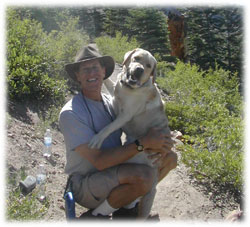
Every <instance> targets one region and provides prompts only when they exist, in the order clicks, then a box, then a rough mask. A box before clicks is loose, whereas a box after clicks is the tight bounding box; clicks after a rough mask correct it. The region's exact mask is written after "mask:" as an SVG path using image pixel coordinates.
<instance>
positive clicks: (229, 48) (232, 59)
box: [182, 7, 243, 74]
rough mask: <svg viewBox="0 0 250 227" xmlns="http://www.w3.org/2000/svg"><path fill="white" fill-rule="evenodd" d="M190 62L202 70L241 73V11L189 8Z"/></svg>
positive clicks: (188, 36) (187, 16) (188, 37)
mask: <svg viewBox="0 0 250 227" xmlns="http://www.w3.org/2000/svg"><path fill="white" fill-rule="evenodd" d="M182 11H183V12H186V18H187V24H188V29H187V43H188V45H187V46H188V59H189V61H190V62H193V63H196V64H198V65H199V66H200V67H201V68H202V69H205V70H206V69H208V68H209V67H212V68H215V67H216V64H218V65H219V66H221V67H222V68H223V69H226V70H229V71H231V72H239V74H241V60H242V41H243V32H242V12H241V9H240V8H213V7H207V8H189V9H184V10H182Z"/></svg>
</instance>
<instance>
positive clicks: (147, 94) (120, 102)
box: [89, 49, 170, 218]
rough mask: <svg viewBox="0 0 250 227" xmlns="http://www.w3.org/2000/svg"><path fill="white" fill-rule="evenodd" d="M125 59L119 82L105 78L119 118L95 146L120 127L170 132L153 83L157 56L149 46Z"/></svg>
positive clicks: (148, 203)
mask: <svg viewBox="0 0 250 227" xmlns="http://www.w3.org/2000/svg"><path fill="white" fill-rule="evenodd" d="M124 59H125V60H124V63H123V65H124V66H123V71H122V72H121V73H120V74H119V75H118V80H117V82H116V84H113V83H112V81H110V80H109V79H107V80H105V85H106V87H107V89H108V90H109V91H110V93H111V94H112V93H114V95H113V106H114V111H115V114H116V116H117V118H116V119H115V120H114V121H113V122H112V123H111V124H109V125H108V126H106V127H105V128H104V129H102V130H101V131H100V132H99V133H98V134H97V135H95V136H94V137H93V139H92V140H91V141H90V143H89V147H91V148H100V147H101V144H102V142H103V141H104V139H105V138H107V136H108V135H110V134H111V133H112V132H114V131H115V130H117V129H119V128H122V130H123V131H124V132H125V133H126V134H127V135H129V136H130V137H132V138H134V140H135V139H138V138H140V137H142V136H145V135H146V133H147V132H148V131H149V129H151V128H152V127H158V128H162V130H163V131H164V132H166V133H170V129H169V128H168V120H167V117H166V115H165V112H164V105H163V101H162V99H161V96H160V93H159V91H158V89H157V88H156V86H155V85H154V83H153V80H154V78H155V76H156V69H155V68H156V60H155V58H154V57H153V56H152V55H151V54H150V53H149V52H148V51H146V50H143V49H135V50H133V51H131V52H128V53H127V54H126V55H125V57H124ZM151 76H152V77H151ZM127 162H130V163H139V164H148V165H151V166H152V160H149V159H148V158H147V154H146V153H145V152H141V153H138V155H136V156H135V157H133V158H132V159H130V160H128V161H127ZM157 171H158V168H157V167H155V183H154V186H153V188H152V190H151V192H150V193H148V194H147V195H145V196H144V197H143V198H142V199H141V201H140V206H139V216H140V217H141V218H147V217H148V215H149V213H150V210H151V207H152V204H153V200H154V196H155V192H156V184H157V183H158V180H157Z"/></svg>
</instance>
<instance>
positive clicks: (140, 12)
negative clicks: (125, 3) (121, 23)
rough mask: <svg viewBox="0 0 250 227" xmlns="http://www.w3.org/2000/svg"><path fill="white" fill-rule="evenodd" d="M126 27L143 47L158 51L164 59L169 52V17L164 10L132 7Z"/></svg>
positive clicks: (154, 52) (152, 51)
mask: <svg viewBox="0 0 250 227" xmlns="http://www.w3.org/2000/svg"><path fill="white" fill-rule="evenodd" d="M126 28H127V30H128V35H129V37H135V38H136V40H138V42H140V43H141V47H142V48H144V49H146V50H149V51H150V52H151V53H152V54H156V53H158V54H159V55H160V56H161V58H162V59H163V60H164V57H165V56H166V55H168V54H169V52H170V51H169V43H168V28H167V17H166V16H165V15H164V13H163V12H161V11H159V10H158V9H156V8H135V9H130V10H129V16H128V17H127V18H126Z"/></svg>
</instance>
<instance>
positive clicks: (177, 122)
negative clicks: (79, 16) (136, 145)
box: [157, 62, 243, 190]
mask: <svg viewBox="0 0 250 227" xmlns="http://www.w3.org/2000/svg"><path fill="white" fill-rule="evenodd" d="M157 82H158V84H159V86H160V87H161V88H163V89H164V90H166V91H167V92H168V93H169V94H170V96H171V101H169V102H167V103H166V106H165V110H166V114H167V116H168V118H169V122H170V127H171V128H172V129H178V130H180V131H182V132H183V134H184V135H185V136H184V138H185V141H186V142H187V143H185V145H184V146H183V147H182V148H181V150H182V160H183V161H184V162H185V163H186V164H187V165H189V166H190V167H191V168H192V170H193V171H194V172H195V173H200V174H198V175H197V176H198V177H200V178H202V177H204V176H207V177H208V178H209V179H211V180H212V181H215V182H219V183H220V184H229V185H232V186H233V187H234V188H235V189H237V190H241V189H242V184H243V179H242V174H243V119H242V107H243V105H242V103H243V101H242V97H241V96H240V93H239V92H238V87H239V83H238V80H237V75H233V76H230V73H229V72H228V71H224V70H222V69H219V68H216V70H212V69H210V70H208V71H207V72H205V71H199V68H198V67H197V66H196V65H193V66H191V65H190V64H184V63H181V62H178V63H177V65H176V69H175V70H174V71H169V72H168V75H167V76H166V77H164V78H158V79H157Z"/></svg>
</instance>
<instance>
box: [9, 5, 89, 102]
mask: <svg viewBox="0 0 250 227" xmlns="http://www.w3.org/2000/svg"><path fill="white" fill-rule="evenodd" d="M25 12H26V13H25ZM27 12H29V11H27V9H26V11H25V10H24V9H22V10H20V9H18V8H17V9H16V8H9V9H8V11H7V21H8V27H7V44H8V46H7V66H8V74H7V83H8V94H9V97H10V98H11V99H16V100H26V99H31V100H38V101H44V102H47V103H49V104H51V105H52V104H61V103H63V102H64V98H65V95H66V89H67V85H66V82H67V81H66V79H68V77H67V75H66V72H65V70H64V65H65V64H66V63H68V62H72V61H73V58H74V56H75V55H76V53H77V51H78V50H79V49H80V48H81V47H82V46H83V45H85V44H86V43H87V42H88V40H89V38H88V36H87V35H86V33H85V32H84V31H83V30H82V29H80V28H79V24H78V18H73V17H70V16H68V17H67V20H66V21H63V22H58V25H57V26H58V28H59V30H52V31H51V32H50V33H46V32H45V31H44V30H43V28H42V25H41V23H39V22H37V21H36V20H34V19H31V18H30V17H29V16H27V15H29V13H27ZM63 15H64V16H65V17H66V16H67V13H66V11H65V13H64V12H62V13H61V14H60V16H61V17H63ZM58 17H59V16H58Z"/></svg>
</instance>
